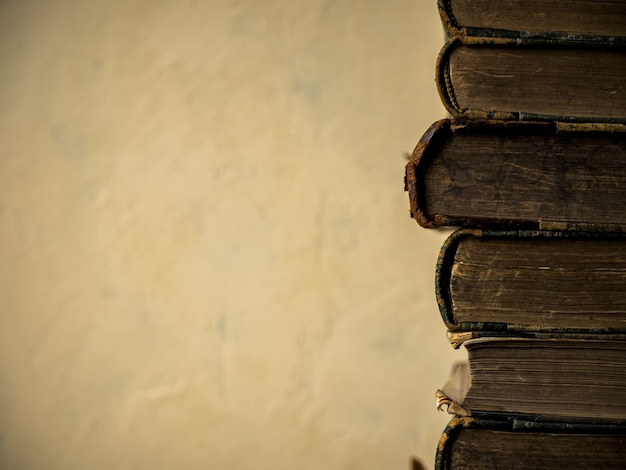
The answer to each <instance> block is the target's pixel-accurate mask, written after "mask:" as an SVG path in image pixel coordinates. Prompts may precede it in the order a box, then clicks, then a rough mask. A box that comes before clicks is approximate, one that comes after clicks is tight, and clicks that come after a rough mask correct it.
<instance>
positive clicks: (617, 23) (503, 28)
mask: <svg viewBox="0 0 626 470" xmlns="http://www.w3.org/2000/svg"><path fill="white" fill-rule="evenodd" d="M437 3H438V7H439V14H440V16H441V21H442V23H443V25H444V29H445V31H446V33H447V34H448V35H449V36H461V35H464V36H485V37H494V36H500V37H515V38H519V37H544V38H549V39H564V40H569V41H571V40H581V39H582V40H598V39H602V40H604V41H611V40H612V41H623V40H624V39H625V37H626V2H623V1H615V0H568V1H546V0H500V1H497V2H494V1H492V0H438V2H437Z"/></svg>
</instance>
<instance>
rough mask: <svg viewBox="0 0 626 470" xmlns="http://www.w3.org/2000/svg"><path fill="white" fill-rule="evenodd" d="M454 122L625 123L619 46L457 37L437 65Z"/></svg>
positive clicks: (624, 62) (624, 63)
mask: <svg viewBox="0 0 626 470" xmlns="http://www.w3.org/2000/svg"><path fill="white" fill-rule="evenodd" d="M436 83H437V87H438V90H439V94H440V97H441V99H442V101H443V104H444V106H445V107H446V109H447V110H448V112H449V113H450V114H451V115H452V116H453V117H470V118H485V119H513V120H531V119H537V120H561V121H573V122H576V121H579V122H626V89H625V88H624V83H626V46H625V45H624V44H621V43H607V44H604V43H598V42H594V41H549V40H545V41H544V40H538V39H527V40H522V39H520V38H507V37H497V38H485V37H472V36H456V37H453V38H451V39H450V40H449V41H448V42H447V43H446V44H445V45H444V47H443V49H442V50H441V53H440V54H439V57H438V60H437V79H436Z"/></svg>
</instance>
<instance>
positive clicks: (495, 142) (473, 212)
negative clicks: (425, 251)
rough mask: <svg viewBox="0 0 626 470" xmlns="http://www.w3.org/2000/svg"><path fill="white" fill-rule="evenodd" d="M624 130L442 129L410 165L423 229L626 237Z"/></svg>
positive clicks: (441, 125)
mask: <svg viewBox="0 0 626 470" xmlns="http://www.w3.org/2000/svg"><path fill="white" fill-rule="evenodd" d="M623 181H626V126H624V125H622V124H607V123H589V124H580V123H579V124H571V123H559V122H538V121H532V122H513V121H501V120H467V119H443V120H440V121H437V122H435V123H434V124H433V125H432V126H431V127H430V128H429V129H428V130H427V131H426V133H425V134H424V135H423V137H422V138H421V139H420V141H419V143H418V144H417V146H416V147H415V150H414V151H413V154H412V156H411V158H410V160H409V161H408V163H407V164H406V173H405V190H406V191H408V195H409V202H410V209H411V216H412V217H413V218H414V219H415V220H416V221H417V222H418V223H419V224H420V225H422V226H423V227H426V228H437V227H440V226H467V225H469V226H474V227H498V228H503V227H506V228H533V229H559V230H565V229H581V230H602V231H622V230H624V228H626V206H625V205H624V201H626V185H624V184H623Z"/></svg>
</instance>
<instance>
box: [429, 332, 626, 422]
mask: <svg viewBox="0 0 626 470" xmlns="http://www.w3.org/2000/svg"><path fill="white" fill-rule="evenodd" d="M463 346H464V347H465V349H467V353H468V361H469V362H468V364H469V365H468V366H467V367H466V371H465V374H464V375H465V378H464V379H463V380H462V381H461V384H464V386H462V387H458V388H456V389H454V391H453V392H454V393H453V392H451V391H449V390H448V389H449V385H448V387H444V388H443V389H441V390H439V391H438V392H437V406H438V408H439V409H446V410H447V411H448V412H450V413H451V414H455V415H458V416H474V417H480V416H501V417H507V416H510V415H515V416H541V417H544V418H550V419H551V420H557V421H566V422H570V423H573V422H581V423H584V422H594V423H595V422H603V423H609V422H611V423H619V424H626V373H625V372H624V371H625V370H626V341H624V340H623V339H622V340H619V339H574V338H525V337H499V336H484V337H481V338H475V339H471V340H467V341H465V342H464V343H463Z"/></svg>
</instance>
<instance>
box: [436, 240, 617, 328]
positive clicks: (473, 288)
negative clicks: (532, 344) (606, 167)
mask: <svg viewBox="0 0 626 470" xmlns="http://www.w3.org/2000/svg"><path fill="white" fill-rule="evenodd" d="M435 285H436V295H437V302H438V305H439V309H440V313H441V316H442V318H443V320H444V322H445V324H446V326H447V327H448V329H449V331H452V332H471V331H492V332H543V333H575V334H587V335H590V334H591V335H597V334H624V333H626V234H624V233H621V232H616V233H604V232H576V231H569V232H568V231H566V232H558V231H528V230H526V231H525V230H511V231H498V230H480V229H460V230H457V231H456V232H454V233H453V234H452V235H450V236H449V237H448V239H447V240H446V242H445V243H444V245H443V247H442V249H441V252H440V254H439V259H438V261H437V270H436V281H435ZM461 338H462V336H461Z"/></svg>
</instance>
